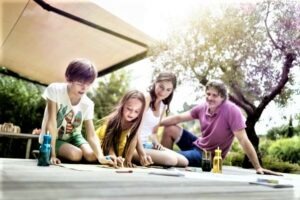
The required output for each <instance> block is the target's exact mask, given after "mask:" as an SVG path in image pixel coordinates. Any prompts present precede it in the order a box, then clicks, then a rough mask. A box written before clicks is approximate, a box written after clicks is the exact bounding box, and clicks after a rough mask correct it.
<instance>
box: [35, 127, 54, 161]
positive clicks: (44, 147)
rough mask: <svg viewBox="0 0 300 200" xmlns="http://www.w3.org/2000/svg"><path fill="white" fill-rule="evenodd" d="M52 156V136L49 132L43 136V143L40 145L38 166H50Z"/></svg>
mask: <svg viewBox="0 0 300 200" xmlns="http://www.w3.org/2000/svg"><path fill="white" fill-rule="evenodd" d="M50 154H51V135H50V134H49V132H47V133H46V134H45V135H44V136H43V143H42V144H41V145H40V153H39V157H38V164H37V165H38V166H49V165H50Z"/></svg>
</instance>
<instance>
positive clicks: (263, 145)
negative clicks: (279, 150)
mask: <svg viewBox="0 0 300 200" xmlns="http://www.w3.org/2000/svg"><path fill="white" fill-rule="evenodd" d="M272 143H273V141H272V140H269V139H266V138H264V139H262V138H260V145H259V152H260V154H261V156H262V157H264V156H267V155H268V149H269V147H270V146H271V144H272Z"/></svg>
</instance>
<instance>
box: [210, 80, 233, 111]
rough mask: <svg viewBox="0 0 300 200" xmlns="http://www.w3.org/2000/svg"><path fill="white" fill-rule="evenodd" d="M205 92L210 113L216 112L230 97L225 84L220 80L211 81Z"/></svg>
mask: <svg viewBox="0 0 300 200" xmlns="http://www.w3.org/2000/svg"><path fill="white" fill-rule="evenodd" d="M205 92H206V101H207V103H208V105H209V109H210V111H215V110H216V108H217V107H218V106H219V105H221V104H222V102H223V101H224V100H226V99H227V97H228V94H227V89H226V86H225V84H224V83H223V82H222V81H219V80H213V81H209V82H208V83H207V84H206V86H205Z"/></svg>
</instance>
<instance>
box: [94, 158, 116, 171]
mask: <svg viewBox="0 0 300 200" xmlns="http://www.w3.org/2000/svg"><path fill="white" fill-rule="evenodd" d="M98 161H99V163H100V164H102V165H109V166H112V167H115V168H117V158H116V156H113V155H109V156H100V157H99V158H98Z"/></svg>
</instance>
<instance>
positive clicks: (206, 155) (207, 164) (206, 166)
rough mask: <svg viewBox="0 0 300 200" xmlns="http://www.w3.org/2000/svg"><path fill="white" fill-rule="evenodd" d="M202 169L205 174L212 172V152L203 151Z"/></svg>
mask: <svg viewBox="0 0 300 200" xmlns="http://www.w3.org/2000/svg"><path fill="white" fill-rule="evenodd" d="M202 154H203V155H202V160H201V168H202V171H204V172H210V171H211V152H210V151H206V150H205V149H203V151H202Z"/></svg>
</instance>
